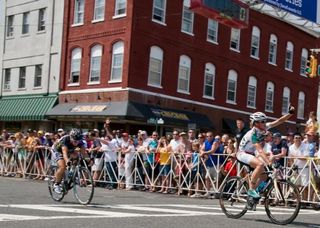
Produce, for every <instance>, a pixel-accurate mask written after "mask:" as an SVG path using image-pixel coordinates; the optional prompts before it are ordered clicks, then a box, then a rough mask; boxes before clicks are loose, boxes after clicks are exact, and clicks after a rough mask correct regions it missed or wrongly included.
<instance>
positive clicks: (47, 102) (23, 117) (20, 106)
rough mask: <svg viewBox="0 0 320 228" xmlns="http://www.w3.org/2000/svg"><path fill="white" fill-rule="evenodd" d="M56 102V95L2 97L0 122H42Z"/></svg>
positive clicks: (0, 101) (0, 100)
mask: <svg viewBox="0 0 320 228" xmlns="http://www.w3.org/2000/svg"><path fill="white" fill-rule="evenodd" d="M56 100H57V96H56V95H49V96H31V95H30V96H23V97H3V98H2V99H0V121H35V120H43V119H45V114H46V112H47V111H48V110H49V109H51V108H52V107H53V105H54V104H55V102H56Z"/></svg>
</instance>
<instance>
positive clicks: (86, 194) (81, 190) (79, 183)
mask: <svg viewBox="0 0 320 228" xmlns="http://www.w3.org/2000/svg"><path fill="white" fill-rule="evenodd" d="M73 184H74V185H73V193H74V196H75V198H76V199H77V200H78V202H79V203H80V204H84V205H86V204H89V203H90V202H91V200H92V197H93V193H94V184H93V179H92V176H91V173H90V171H89V170H88V169H87V168H85V167H80V168H79V169H78V171H77V172H76V173H75V174H74V176H73Z"/></svg>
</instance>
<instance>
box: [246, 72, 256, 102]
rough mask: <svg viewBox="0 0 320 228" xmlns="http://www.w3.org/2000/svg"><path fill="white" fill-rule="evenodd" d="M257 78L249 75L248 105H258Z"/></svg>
mask: <svg viewBox="0 0 320 228" xmlns="http://www.w3.org/2000/svg"><path fill="white" fill-rule="evenodd" d="M256 93H257V79H256V78H255V77H253V76H250V77H249V83H248V97H247V106H248V107H250V108H255V107H256Z"/></svg>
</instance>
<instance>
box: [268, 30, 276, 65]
mask: <svg viewBox="0 0 320 228" xmlns="http://www.w3.org/2000/svg"><path fill="white" fill-rule="evenodd" d="M277 51H278V38H277V36H276V35H274V34H271V35H270V40H269V55H268V63H269V64H271V65H275V66H276V65H277Z"/></svg>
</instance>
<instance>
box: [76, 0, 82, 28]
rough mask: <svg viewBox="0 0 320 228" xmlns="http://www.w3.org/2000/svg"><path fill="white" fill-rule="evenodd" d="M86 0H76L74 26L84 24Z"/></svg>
mask: <svg viewBox="0 0 320 228" xmlns="http://www.w3.org/2000/svg"><path fill="white" fill-rule="evenodd" d="M83 19H84V0H75V5H74V18H73V24H75V25H77V24H83Z"/></svg>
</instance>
